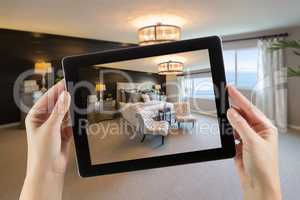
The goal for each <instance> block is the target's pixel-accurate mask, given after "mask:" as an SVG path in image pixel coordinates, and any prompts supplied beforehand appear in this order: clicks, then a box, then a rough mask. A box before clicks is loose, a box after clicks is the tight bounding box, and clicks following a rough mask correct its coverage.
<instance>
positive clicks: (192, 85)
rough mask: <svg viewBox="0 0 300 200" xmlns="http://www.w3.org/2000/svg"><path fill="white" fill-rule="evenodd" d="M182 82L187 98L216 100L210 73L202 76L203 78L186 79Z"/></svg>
mask: <svg viewBox="0 0 300 200" xmlns="http://www.w3.org/2000/svg"><path fill="white" fill-rule="evenodd" d="M182 81H183V83H182V84H183V88H184V92H185V95H184V96H185V97H190V98H201V99H214V90H213V87H214V86H213V82H212V77H211V76H210V73H207V74H201V77H185V78H183V79H182Z"/></svg>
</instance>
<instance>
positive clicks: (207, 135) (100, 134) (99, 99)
mask: <svg viewBox="0 0 300 200" xmlns="http://www.w3.org/2000/svg"><path fill="white" fill-rule="evenodd" d="M169 60H172V61H169ZM174 60H176V62H175V61H174ZM171 62H175V64H176V65H177V64H178V63H180V64H181V66H180V67H178V66H175V70H173V71H171V72H169V71H167V70H166V69H169V68H170V66H163V67H162V66H161V63H163V64H164V65H165V64H166V63H167V65H170V63H171ZM173 69H174V66H173ZM180 70H182V72H181V71H180ZM169 75H172V76H177V75H181V76H180V77H179V79H178V80H179V81H178V83H177V84H176V85H174V84H172V86H175V87H177V88H178V91H182V92H180V93H177V91H174V92H175V93H170V90H169V92H166V88H168V87H169V85H168V83H167V82H166V76H169ZM78 76H79V77H78V81H79V82H82V83H84V81H87V82H88V83H89V84H90V85H91V86H92V87H91V88H92V89H91V90H90V89H86V90H82V91H81V94H82V95H81V98H82V101H84V102H85V103H84V104H85V105H86V107H87V110H88V111H87V122H82V128H86V129H87V130H88V132H87V135H88V143H89V148H90V155H91V161H92V163H94V164H99V163H109V162H117V161H120V160H131V159H138V158H144V157H147V156H149V155H151V156H159V155H167V154H172V153H183V152H189V151H197V150H206V149H212V148H219V147H221V140H220V136H219V130H218V121H217V115H216V105H215V100H214V99H215V94H214V88H213V82H212V78H211V68H210V60H209V54H208V50H198V51H190V52H184V53H176V54H168V55H162V56H155V57H147V58H142V59H134V60H128V61H120V62H114V63H105V64H102V65H95V66H90V67H85V66H84V67H82V68H81V69H80V70H79V75H78ZM195 77H197V78H202V79H203V80H201V79H200V80H198V81H197V85H195V87H194V88H193V89H192V90H193V92H194V95H197V97H198V99H201V100H202V101H203V102H204V101H206V104H202V103H201V100H200V101H199V100H198V101H194V100H193V99H192V98H187V96H186V95H187V94H185V93H186V92H190V91H189V90H190V88H189V85H187V84H186V82H190V79H192V78H195ZM86 88H88V86H87V87H86ZM100 91H101V95H99V92H100ZM184 91H186V92H184ZM169 97H176V100H175V101H174V98H171V99H170V98H169ZM205 98H208V99H205ZM191 105H192V106H191ZM203 105H204V106H203ZM141 143H142V144H141Z"/></svg>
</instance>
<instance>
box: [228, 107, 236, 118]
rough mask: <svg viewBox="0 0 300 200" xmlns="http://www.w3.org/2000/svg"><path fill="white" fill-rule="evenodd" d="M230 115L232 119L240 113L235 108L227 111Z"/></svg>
mask: <svg viewBox="0 0 300 200" xmlns="http://www.w3.org/2000/svg"><path fill="white" fill-rule="evenodd" d="M227 113H228V115H230V116H231V117H237V116H238V113H237V112H236V110H235V109H234V108H229V109H228V111H227Z"/></svg>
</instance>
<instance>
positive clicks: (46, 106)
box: [28, 80, 65, 116]
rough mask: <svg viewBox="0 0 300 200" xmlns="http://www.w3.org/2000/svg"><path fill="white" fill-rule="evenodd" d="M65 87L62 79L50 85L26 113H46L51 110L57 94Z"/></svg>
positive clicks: (30, 114)
mask: <svg viewBox="0 0 300 200" xmlns="http://www.w3.org/2000/svg"><path fill="white" fill-rule="evenodd" d="M64 89H65V84H64V80H61V81H59V82H58V83H57V84H55V85H54V86H53V87H51V88H50V89H49V90H48V91H47V92H46V93H45V94H44V95H43V96H42V97H41V98H40V99H39V100H38V101H37V102H36V103H35V104H34V106H33V107H32V108H31V110H30V111H29V113H28V115H29V116H32V115H38V114H48V113H50V112H51V111H52V109H53V107H54V105H55V102H56V101H57V98H58V96H59V95H60V93H61V92H62V91H64Z"/></svg>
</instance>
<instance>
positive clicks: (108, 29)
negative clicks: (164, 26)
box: [0, 0, 300, 43]
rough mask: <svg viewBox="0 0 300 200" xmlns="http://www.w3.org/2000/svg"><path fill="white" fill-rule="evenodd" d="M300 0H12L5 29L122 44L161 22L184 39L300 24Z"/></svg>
mask: <svg viewBox="0 0 300 200" xmlns="http://www.w3.org/2000/svg"><path fill="white" fill-rule="evenodd" d="M299 8H300V1H299V0H284V1H283V0H251V1H249V0H205V1H204V0H185V1H183V0H182V1H179V0H169V1H167V0H151V1H150V0H147V1H146V0H145V1H142V0H139V1H137V0H114V1H112V0H110V1H109V0H107V1H101V0H89V1H80V0H64V1H61V0H40V1H36V0H26V1H21V0H9V1H1V2H0V28H9V29H17V30H27V31H36V32H45V33H53V34H60V35H69V36H77V37H84V38H93V39H101V40H109V41H120V42H133V43H135V42H137V36H136V31H137V29H138V28H140V27H141V26H145V25H149V24H153V23H156V22H161V23H172V24H174V25H179V26H181V27H182V29H183V35H182V37H183V39H187V38H195V37H201V36H207V35H230V34H238V33H245V32H254V31H260V30H268V29H274V28H283V27H290V26H298V25H300V12H299Z"/></svg>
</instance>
